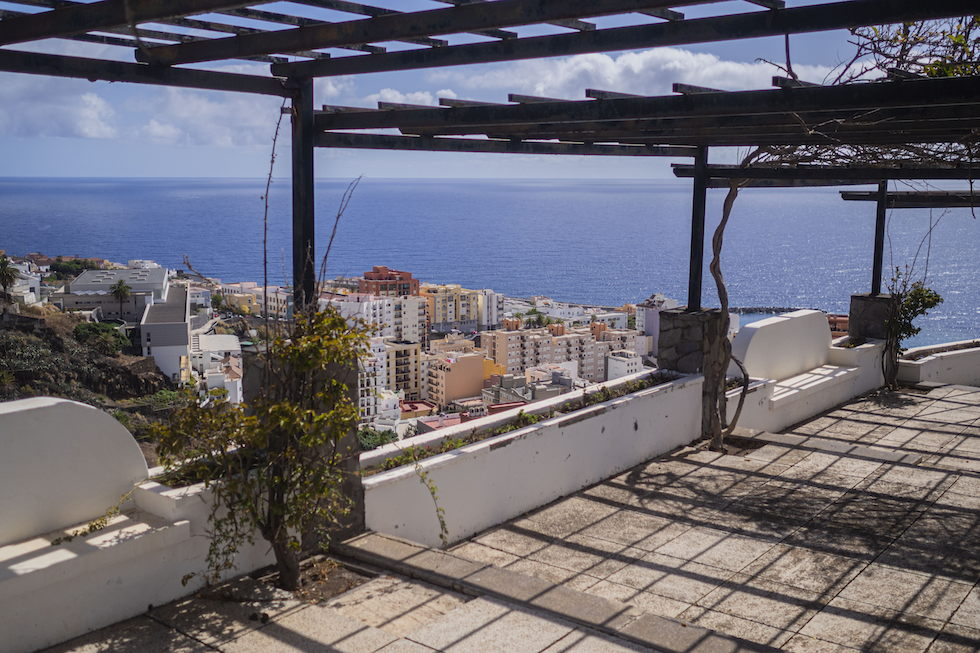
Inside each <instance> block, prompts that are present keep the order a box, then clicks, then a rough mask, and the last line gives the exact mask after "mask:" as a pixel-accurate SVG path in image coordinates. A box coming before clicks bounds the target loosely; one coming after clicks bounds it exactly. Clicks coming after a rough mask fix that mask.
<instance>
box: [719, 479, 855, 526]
mask: <svg viewBox="0 0 980 653" xmlns="http://www.w3.org/2000/svg"><path fill="white" fill-rule="evenodd" d="M845 492H847V489H846V488H839V487H825V486H823V485H818V484H815V483H809V482H807V481H799V480H796V479H787V480H783V479H782V478H779V479H776V480H773V481H770V482H768V483H766V484H765V485H762V486H760V487H758V488H756V489H755V490H754V491H752V492H751V493H749V494H747V495H746V496H744V497H742V498H741V499H739V500H738V501H736V502H735V503H733V504H732V505H731V506H729V509H728V511H729V512H731V511H735V512H748V513H757V512H764V513H769V514H776V515H781V516H784V517H790V518H794V519H802V520H808V519H810V518H811V517H813V516H815V515H817V514H818V513H820V512H822V511H823V510H825V509H826V508H827V507H828V506H830V504H832V503H834V502H835V501H837V500H838V499H839V498H840V497H841V496H842V495H844V493H845Z"/></svg>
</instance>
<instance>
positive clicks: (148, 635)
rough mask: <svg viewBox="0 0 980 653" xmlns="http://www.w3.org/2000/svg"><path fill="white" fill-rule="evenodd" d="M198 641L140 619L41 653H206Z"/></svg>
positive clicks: (89, 634)
mask: <svg viewBox="0 0 980 653" xmlns="http://www.w3.org/2000/svg"><path fill="white" fill-rule="evenodd" d="M213 650H214V649H212V648H211V647H209V646H205V645H204V644H202V643H201V642H198V641H197V640H194V639H191V638H190V637H188V636H186V635H184V634H183V633H179V632H177V631H176V630H173V629H172V628H168V627H167V626H164V625H161V624H160V623H158V622H156V621H154V620H153V619H150V618H149V617H145V616H139V617H134V618H132V619H127V620H126V621H121V622H119V623H117V624H113V625H111V626H108V627H106V628H102V629H101V630H97V631H95V632H92V633H88V634H87V635H82V636H81V637H76V638H75V639H72V640H69V641H67V642H65V643H64V644H59V645H57V646H54V647H52V648H48V649H45V650H44V653H206V652H209V651H213Z"/></svg>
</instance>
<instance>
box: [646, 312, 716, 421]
mask: <svg viewBox="0 0 980 653" xmlns="http://www.w3.org/2000/svg"><path fill="white" fill-rule="evenodd" d="M727 336H728V334H727V332H726V329H725V316H724V315H723V314H722V312H721V309H717V308H712V309H703V310H699V311H690V312H688V311H687V310H686V309H684V308H671V309H667V310H665V311H661V312H660V355H659V356H657V365H658V366H659V367H660V368H661V369H665V370H674V371H677V372H681V373H684V374H704V376H705V382H704V385H702V386H701V435H702V437H705V438H712V437H714V435H715V433H714V431H715V430H716V429H718V428H720V424H719V420H720V419H721V417H722V416H720V415H718V414H717V412H716V411H717V407H718V405H719V401H720V397H721V396H723V394H724V387H725V386H724V378H725V372H726V370H725V369H723V366H722V363H721V360H720V359H721V357H723V356H724V354H725V349H724V342H723V341H724V339H725V338H726V337H727ZM712 377H714V378H715V379H717V383H712V382H711V378H712Z"/></svg>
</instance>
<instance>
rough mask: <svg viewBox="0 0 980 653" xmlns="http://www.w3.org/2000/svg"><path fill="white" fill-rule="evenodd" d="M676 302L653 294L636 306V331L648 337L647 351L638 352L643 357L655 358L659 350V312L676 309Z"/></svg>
mask: <svg viewBox="0 0 980 653" xmlns="http://www.w3.org/2000/svg"><path fill="white" fill-rule="evenodd" d="M677 305H678V304H677V300H676V299H671V298H669V297H667V296H666V295H664V294H663V293H654V294H652V295H650V297H649V298H648V299H646V300H645V301H643V302H641V303H639V304H637V305H636V330H637V331H638V332H639V333H640V334H641V335H645V336H649V338H650V340H649V343H650V345H649V348H648V351H642V352H640V353H641V354H642V355H645V356H654V357H656V356H657V352H658V350H659V348H660V346H659V343H660V311H666V310H668V309H671V308H677Z"/></svg>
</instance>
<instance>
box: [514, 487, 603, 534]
mask: <svg viewBox="0 0 980 653" xmlns="http://www.w3.org/2000/svg"><path fill="white" fill-rule="evenodd" d="M616 510H617V509H616V507H615V506H610V505H609V504H607V503H605V502H602V501H594V500H590V499H589V498H588V497H585V496H581V495H576V496H573V497H570V498H568V499H563V500H561V501H559V502H558V503H554V504H552V505H550V506H548V507H546V508H542V509H540V510H536V511H534V512H532V513H529V514H528V515H527V518H528V519H529V520H531V521H534V522H537V523H538V524H541V525H542V526H545V527H546V528H547V533H548V534H549V535H551V536H552V537H556V538H564V537H568V536H569V535H574V534H575V533H578V532H580V531H582V530H583V529H585V528H588V527H589V526H592V525H593V524H596V523H598V522H599V521H601V520H602V519H603V518H605V517H608V516H609V515H611V514H613V513H614V512H616Z"/></svg>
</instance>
